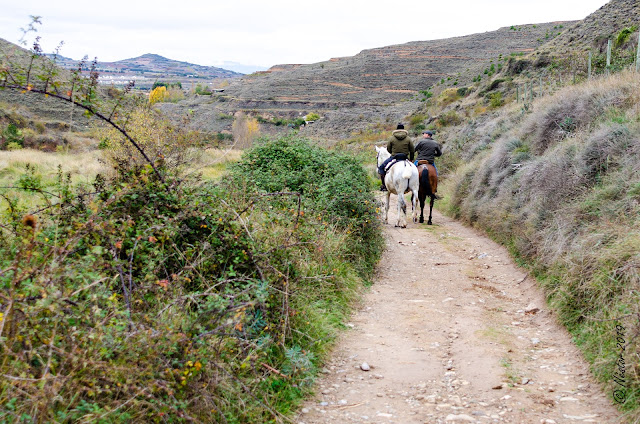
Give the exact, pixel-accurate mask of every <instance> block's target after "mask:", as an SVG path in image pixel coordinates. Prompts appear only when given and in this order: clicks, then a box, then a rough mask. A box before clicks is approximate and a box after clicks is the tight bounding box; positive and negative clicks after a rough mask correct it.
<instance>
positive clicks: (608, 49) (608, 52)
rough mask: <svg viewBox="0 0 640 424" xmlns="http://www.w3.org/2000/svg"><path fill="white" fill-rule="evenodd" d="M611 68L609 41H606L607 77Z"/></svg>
mask: <svg viewBox="0 0 640 424" xmlns="http://www.w3.org/2000/svg"><path fill="white" fill-rule="evenodd" d="M609 68H611V40H609V41H607V75H610V73H611V72H610V70H609Z"/></svg>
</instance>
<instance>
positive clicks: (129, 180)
mask: <svg viewBox="0 0 640 424" xmlns="http://www.w3.org/2000/svg"><path fill="white" fill-rule="evenodd" d="M276 154H277V156H274V155H276ZM274 157H277V158H278V160H274ZM167 162H168V161H167ZM156 165H157V170H158V171H160V175H163V176H164V180H165V183H162V182H160V181H159V179H158V174H156V172H154V171H153V170H152V169H151V167H150V166H149V165H147V166H142V167H133V169H130V170H129V171H128V172H126V171H125V170H122V172H120V174H119V176H118V177H117V178H115V179H113V180H110V181H105V179H104V178H103V177H100V176H99V177H97V178H96V180H95V182H94V184H93V187H77V188H76V187H72V186H71V185H70V184H69V179H67V177H66V176H64V175H62V174H60V175H59V178H58V179H56V180H54V181H48V180H46V179H45V178H43V177H42V175H40V174H39V173H38V172H37V168H36V167H30V168H29V169H28V170H27V172H25V174H24V175H22V176H21V177H20V178H19V179H18V181H16V183H15V185H16V188H14V189H12V190H5V189H3V190H2V191H1V192H0V202H1V204H0V207H1V209H0V211H1V212H2V219H1V221H0V233H1V234H2V236H1V237H0V288H1V289H0V340H1V342H0V374H2V376H3V377H2V378H1V379H0V422H42V423H44V422H97V423H110V422H114V423H120V422H226V423H246V422H256V423H257V422H261V423H262V422H276V421H278V422H282V420H281V418H279V417H282V415H283V414H286V413H287V412H288V411H289V410H290V408H291V407H292V406H293V405H295V403H296V402H297V400H298V399H299V398H300V397H301V396H302V395H303V394H304V393H305V391H307V390H308V388H309V385H310V382H311V381H312V379H313V376H314V370H315V366H316V364H317V363H318V360H319V358H320V357H321V356H322V354H323V352H324V351H325V349H326V346H327V343H328V342H330V341H331V340H332V337H333V334H334V332H335V330H336V328H337V327H338V326H339V325H341V322H342V320H343V318H344V316H345V314H346V313H347V312H348V310H349V304H350V302H351V301H353V299H354V298H355V295H356V293H357V291H358V289H359V288H360V287H361V286H362V285H363V283H364V282H365V280H366V279H367V278H368V277H369V276H370V274H371V271H372V268H373V264H374V263H375V262H376V261H377V259H378V258H379V255H380V252H381V249H382V237H381V233H380V225H379V221H378V219H377V218H376V206H375V204H374V198H373V196H372V195H371V193H370V192H369V180H368V177H367V175H366V173H365V172H364V171H363V169H362V168H361V167H360V166H359V165H358V164H357V163H356V162H355V161H354V160H353V159H352V158H349V157H346V156H344V155H341V154H339V153H331V152H327V151H324V150H322V149H320V148H318V147H314V146H313V145H311V144H309V143H308V142H306V141H305V140H300V139H296V138H288V139H280V140H274V141H267V142H264V143H263V144H261V145H260V146H259V147H256V148H255V149H254V150H252V151H248V152H246V155H245V156H244V158H243V160H242V161H241V162H240V164H239V165H238V166H237V167H236V168H235V169H234V170H233V171H232V172H231V174H230V175H229V176H228V177H226V178H224V179H223V180H222V181H221V182H219V183H211V182H200V181H198V180H196V179H193V178H190V177H185V175H183V174H176V173H175V172H174V171H171V169H165V168H164V166H163V165H162V164H161V163H157V164H156ZM17 187H21V188H23V189H24V190H25V191H26V192H33V193H37V194H36V196H37V197H38V198H44V199H45V200H46V201H45V202H44V204H43V205H42V208H38V209H39V212H37V213H36V214H33V215H32V214H28V212H30V211H31V210H32V207H29V209H27V205H30V204H31V203H28V202H26V200H25V199H24V197H19V196H16V195H15V190H16V189H17Z"/></svg>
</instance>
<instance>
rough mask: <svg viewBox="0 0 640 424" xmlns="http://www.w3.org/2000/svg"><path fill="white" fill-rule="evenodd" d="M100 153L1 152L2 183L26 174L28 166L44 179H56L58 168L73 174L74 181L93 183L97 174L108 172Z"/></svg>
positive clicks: (0, 170)
mask: <svg viewBox="0 0 640 424" xmlns="http://www.w3.org/2000/svg"><path fill="white" fill-rule="evenodd" d="M101 158H102V153H101V152H100V151H91V152H86V153H46V152H42V151H39V150H31V149H21V150H13V151H0V181H3V183H6V182H7V181H6V180H7V179H12V178H14V177H16V176H17V175H19V174H21V173H22V172H24V168H25V166H26V165H27V164H30V165H34V166H35V167H36V169H37V170H38V172H39V173H40V174H41V175H42V176H43V178H45V179H48V178H54V177H55V175H56V174H57V172H58V167H59V166H60V167H62V171H63V172H64V173H67V172H69V173H71V175H72V178H73V180H74V181H84V182H89V181H91V180H92V179H93V178H94V177H95V176H96V175H97V174H99V173H105V172H108V168H107V167H106V165H105V164H104V163H102V162H101V161H100V160H101Z"/></svg>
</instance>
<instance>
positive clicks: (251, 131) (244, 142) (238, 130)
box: [232, 113, 260, 149]
mask: <svg viewBox="0 0 640 424" xmlns="http://www.w3.org/2000/svg"><path fill="white" fill-rule="evenodd" d="M232 133H233V141H234V145H235V146H236V148H238V149H247V148H249V147H251V146H252V145H253V141H254V140H255V139H256V138H257V137H258V135H259V134H260V124H259V123H258V120H257V119H256V118H253V117H250V116H247V115H245V114H244V113H240V114H238V116H237V117H236V119H235V121H233V126H232Z"/></svg>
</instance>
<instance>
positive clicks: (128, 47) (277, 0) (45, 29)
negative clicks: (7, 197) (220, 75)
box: [0, 0, 608, 67]
mask: <svg viewBox="0 0 640 424" xmlns="http://www.w3.org/2000/svg"><path fill="white" fill-rule="evenodd" d="M607 2H608V1H607V0H535V1H534V0H483V1H480V0H437V1H430V0H395V1H386V2H378V1H371V0H366V1H365V0H354V1H349V0H316V1H290V0H260V1H254V0H246V1H242V0H239V1H234V0H224V1H219V0H213V1H206V2H205V1H195V0H179V1H165V0H155V1H147V0H129V1H123V0H108V1H87V0H83V1H80V0H55V1H54V0H21V1H15V0H11V1H9V0H0V5H1V4H2V3H5V4H4V5H1V7H0V10H2V12H1V13H0V38H4V39H6V40H8V41H11V42H14V43H15V42H17V41H18V40H19V39H20V36H21V32H20V28H23V27H26V26H27V25H28V23H29V15H38V16H41V17H42V25H41V26H39V31H38V33H39V35H40V36H41V37H42V45H43V47H44V49H45V51H47V52H49V51H53V49H54V48H55V46H56V45H57V44H58V43H59V42H60V41H64V42H65V45H64V47H63V49H62V52H61V53H62V54H63V55H64V56H67V57H71V58H73V59H80V58H82V57H83V56H84V55H85V54H86V55H88V56H89V57H90V58H93V57H96V56H97V57H98V60H100V61H116V60H121V59H127V58H132V57H136V56H140V55H142V54H145V53H156V54H159V55H162V56H165V57H168V58H170V59H175V60H182V61H187V62H191V63H196V64H199V65H211V66H220V64H221V63H222V62H223V61H231V62H238V63H242V64H247V65H259V66H263V67H270V66H272V65H275V64H281V63H315V62H321V61H324V60H328V59H330V58H332V57H341V56H353V55H355V54H357V53H358V52H360V51H362V50H364V49H369V48H374V47H382V46H388V45H392V44H400V43H406V42H409V41H418V40H434V39H439V38H449V37H455V36H461V35H469V34H474V33H479V32H485V31H494V30H497V29H498V28H500V27H504V26H507V27H508V26H511V25H522V24H535V23H543V22H552V21H561V20H578V19H583V18H584V17H586V16H587V15H589V14H591V13H593V12H595V11H596V10H597V9H599V8H600V7H601V6H603V5H605V4H606V3H607Z"/></svg>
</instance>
